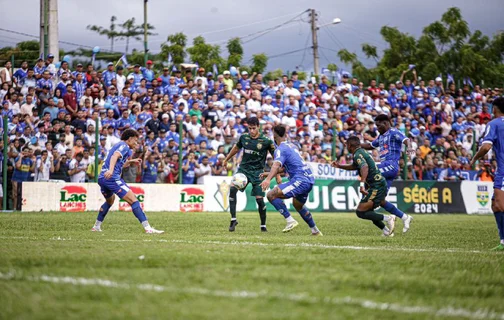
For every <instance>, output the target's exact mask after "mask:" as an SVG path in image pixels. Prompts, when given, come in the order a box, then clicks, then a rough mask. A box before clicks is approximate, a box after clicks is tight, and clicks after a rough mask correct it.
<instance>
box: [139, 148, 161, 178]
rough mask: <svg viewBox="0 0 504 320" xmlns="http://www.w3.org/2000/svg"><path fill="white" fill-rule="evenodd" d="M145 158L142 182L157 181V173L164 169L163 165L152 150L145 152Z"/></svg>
mask: <svg viewBox="0 0 504 320" xmlns="http://www.w3.org/2000/svg"><path fill="white" fill-rule="evenodd" d="M144 160H145V161H144V164H143V175H142V183H156V180H157V174H158V173H159V172H161V171H163V167H162V165H160V164H159V162H158V161H156V155H155V154H152V153H150V152H147V153H146V154H145V159H144Z"/></svg>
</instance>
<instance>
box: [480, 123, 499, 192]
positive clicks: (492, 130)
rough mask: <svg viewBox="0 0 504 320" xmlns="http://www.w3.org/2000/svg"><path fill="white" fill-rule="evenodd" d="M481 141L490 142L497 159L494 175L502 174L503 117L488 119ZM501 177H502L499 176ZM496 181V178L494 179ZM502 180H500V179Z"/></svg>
mask: <svg viewBox="0 0 504 320" xmlns="http://www.w3.org/2000/svg"><path fill="white" fill-rule="evenodd" d="M482 143H490V144H492V146H493V152H494V153H495V158H496V160H497V171H496V172H495V175H496V176H499V177H503V176H504V117H499V118H496V119H493V120H492V121H490V122H489V123H488V124H487V126H486V130H485V136H484V137H483V142H482ZM501 179H502V178H501ZM495 181H496V182H497V179H495ZM501 181H502V180H501Z"/></svg>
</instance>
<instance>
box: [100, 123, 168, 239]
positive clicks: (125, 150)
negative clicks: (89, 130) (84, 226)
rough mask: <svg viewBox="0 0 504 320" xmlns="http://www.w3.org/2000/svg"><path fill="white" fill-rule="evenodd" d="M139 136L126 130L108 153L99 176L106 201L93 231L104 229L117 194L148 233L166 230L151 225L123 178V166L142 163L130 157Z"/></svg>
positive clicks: (131, 130)
mask: <svg viewBox="0 0 504 320" xmlns="http://www.w3.org/2000/svg"><path fill="white" fill-rule="evenodd" d="M138 138H139V134H138V132H137V131H135V130H133V129H128V130H125V131H124V132H123V133H122V135H121V142H119V143H117V144H116V145H114V146H113V147H112V148H111V149H110V151H109V153H108V154H107V157H106V159H105V162H104V163H103V166H102V170H101V172H100V175H99V176H98V185H99V186H100V190H101V193H102V194H103V196H104V197H105V202H104V203H103V205H102V206H101V208H100V211H99V212H98V217H97V218H96V222H95V224H94V226H93V228H92V229H91V231H102V229H101V225H102V223H103V220H104V219H105V216H106V215H107V213H108V211H109V210H110V208H111V207H112V205H113V204H114V200H115V195H117V196H119V198H121V199H123V200H125V201H126V202H127V203H128V204H129V205H130V206H131V210H132V211H133V214H134V215H135V217H136V218H137V219H138V221H140V223H141V224H142V226H143V227H144V229H145V232H146V233H154V234H159V233H164V231H162V230H156V229H154V228H153V227H151V226H150V224H149V221H148V220H147V217H146V216H145V213H144V211H143V209H142V207H141V205H140V202H139V201H138V199H137V197H136V195H135V194H134V193H133V191H131V189H130V188H129V187H128V185H127V184H126V182H124V180H123V179H122V178H121V173H122V169H123V167H128V166H130V165H131V164H139V163H141V159H140V158H137V159H131V160H130V159H129V158H130V157H131V155H132V154H133V151H132V149H135V148H136V147H137V145H138Z"/></svg>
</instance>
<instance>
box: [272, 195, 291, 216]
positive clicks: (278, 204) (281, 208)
mask: <svg viewBox="0 0 504 320" xmlns="http://www.w3.org/2000/svg"><path fill="white" fill-rule="evenodd" d="M271 204H272V205H273V207H275V209H277V211H278V212H280V214H281V215H282V216H284V218H285V219H287V218H288V217H290V212H289V210H288V209H287V206H286V205H285V203H284V202H283V200H282V199H280V198H275V199H273V201H271Z"/></svg>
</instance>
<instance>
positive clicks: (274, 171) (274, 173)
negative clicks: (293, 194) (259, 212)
mask: <svg viewBox="0 0 504 320" xmlns="http://www.w3.org/2000/svg"><path fill="white" fill-rule="evenodd" d="M281 166H282V164H281V163H280V161H274V162H273V165H272V166H271V170H270V172H269V174H268V176H267V177H266V179H264V181H263V182H261V188H262V189H263V191H264V190H266V189H268V188H269V186H270V183H271V179H273V177H276V176H278V171H279V169H280V168H281ZM280 180H282V179H280ZM277 182H278V177H277Z"/></svg>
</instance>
